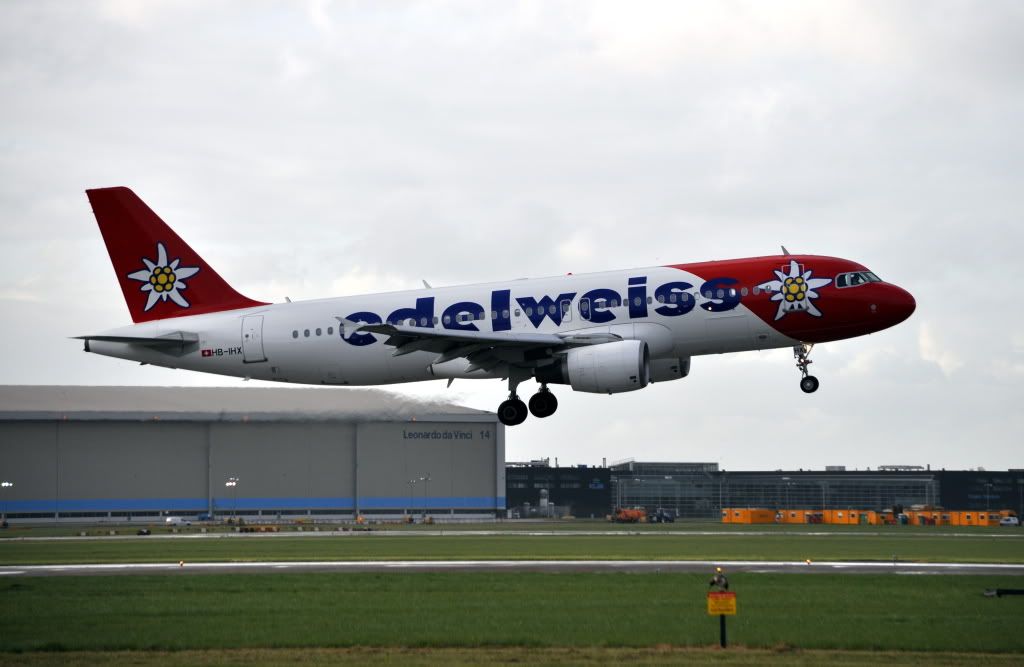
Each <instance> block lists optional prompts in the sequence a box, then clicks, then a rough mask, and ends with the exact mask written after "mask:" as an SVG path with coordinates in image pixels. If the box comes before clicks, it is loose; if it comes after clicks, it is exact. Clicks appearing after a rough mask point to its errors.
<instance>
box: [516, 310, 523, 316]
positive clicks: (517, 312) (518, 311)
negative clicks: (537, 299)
mask: <svg viewBox="0 0 1024 667" xmlns="http://www.w3.org/2000/svg"><path fill="white" fill-rule="evenodd" d="M520 315H522V312H521V311H520V310H519V309H518V308H516V317H519V316H520Z"/></svg>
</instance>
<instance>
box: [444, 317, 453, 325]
mask: <svg viewBox="0 0 1024 667" xmlns="http://www.w3.org/2000/svg"><path fill="white" fill-rule="evenodd" d="M444 323H445V324H451V323H452V316H451V315H445V316H444Z"/></svg>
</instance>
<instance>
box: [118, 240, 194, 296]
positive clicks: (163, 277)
mask: <svg viewBox="0 0 1024 667" xmlns="http://www.w3.org/2000/svg"><path fill="white" fill-rule="evenodd" d="M180 262H181V260H180V259H176V260H174V261H173V262H171V263H170V264H168V263H167V249H166V248H164V244H163V243H157V244H156V261H155V262H153V261H150V260H148V259H146V258H145V257H143V258H142V263H143V264H145V265H146V268H144V269H142V270H140V271H135V272H133V273H129V274H128V277H129V278H131V279H132V280H138V281H139V282H141V283H143V284H142V286H141V287H139V290H140V291H143V292H149V298H148V299H146V308H145V310H149V309H150V308H152V307H153V306H155V305H156V302H157V301H167V300H168V299H170V300H171V301H173V302H174V303H176V304H178V305H179V306H181V307H182V308H188V307H189V302H188V301H186V300H185V297H183V296H182V295H181V290H183V289H185V288H187V287H188V285H186V284H185V279H186V278H191V277H192V276H194V275H195V274H197V273H199V267H198V266H178V264H179V263H180Z"/></svg>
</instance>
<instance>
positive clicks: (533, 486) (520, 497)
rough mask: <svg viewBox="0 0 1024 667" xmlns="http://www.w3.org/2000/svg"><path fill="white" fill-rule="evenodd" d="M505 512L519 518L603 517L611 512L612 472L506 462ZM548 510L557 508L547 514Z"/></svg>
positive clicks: (580, 467) (606, 469)
mask: <svg viewBox="0 0 1024 667" xmlns="http://www.w3.org/2000/svg"><path fill="white" fill-rule="evenodd" d="M505 480H506V491H505V496H506V498H507V502H508V509H509V511H510V513H511V514H512V515H513V516H519V517H521V518H529V517H537V516H554V515H558V516H574V517H579V518H581V519H584V518H602V517H604V516H605V515H606V514H608V513H609V512H610V511H611V504H610V503H611V473H610V471H609V470H608V468H597V467H588V466H569V467H564V468H560V467H558V466H555V467H551V466H549V465H548V460H547V459H544V460H541V461H531V462H528V463H508V464H507V465H506V467H505ZM548 507H552V508H557V510H555V509H552V510H551V511H550V512H548V511H545V510H547V508H548Z"/></svg>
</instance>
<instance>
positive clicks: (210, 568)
mask: <svg viewBox="0 0 1024 667" xmlns="http://www.w3.org/2000/svg"><path fill="white" fill-rule="evenodd" d="M715 567H721V568H723V569H724V570H725V571H726V572H728V573H737V572H747V573H783V574H854V575H856V574H897V575H923V574H971V575H1000V576H1024V565H1010V564H999V563H908V562H900V561H896V562H877V561H842V562H821V563H816V562H812V563H807V562H805V561H788V562H787V561H708V560H701V561H663V560H658V561H655V560H487V561H484V560H461V561H299V562H283V561H278V562H274V561H268V562H239V563H232V562H221V563H199V562H197V563H191V562H182V563H178V562H174V563H93V564H82V565H22V566H0V577H55V576H124V575H146V574H148V575H171V576H188V575H193V574H229V573H230V574H241V573H252V574H270V573H282V572H295V573H302V572H337V573H358V572H548V573H570V572H595V573H601V572H604V573H613V572H625V573H652V572H666V573H667V572H703V573H710V572H712V571H714V569H715Z"/></svg>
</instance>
